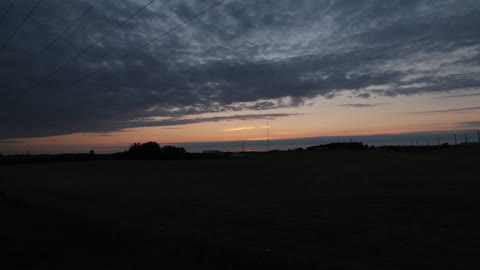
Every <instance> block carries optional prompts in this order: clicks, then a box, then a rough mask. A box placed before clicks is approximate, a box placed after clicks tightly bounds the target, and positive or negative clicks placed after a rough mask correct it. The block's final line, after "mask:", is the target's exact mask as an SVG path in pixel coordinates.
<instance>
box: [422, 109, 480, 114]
mask: <svg viewBox="0 0 480 270" xmlns="http://www.w3.org/2000/svg"><path fill="white" fill-rule="evenodd" d="M475 110H480V107H468V108H456V109H447V110H438V111H422V112H414V113H415V114H433V113H450V112H464V111H475Z"/></svg>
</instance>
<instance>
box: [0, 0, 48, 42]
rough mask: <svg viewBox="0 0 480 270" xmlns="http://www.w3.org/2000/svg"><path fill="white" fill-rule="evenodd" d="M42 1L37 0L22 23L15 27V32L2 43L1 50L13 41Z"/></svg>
mask: <svg viewBox="0 0 480 270" xmlns="http://www.w3.org/2000/svg"><path fill="white" fill-rule="evenodd" d="M42 1H43V0H38V1H37V3H36V4H35V6H34V7H33V8H32V9H31V10H30V12H29V13H28V14H27V16H26V17H25V18H23V21H22V23H20V24H19V25H18V27H17V29H15V31H13V33H12V34H11V35H10V37H8V39H7V40H6V41H5V42H4V43H3V45H2V48H1V49H2V50H3V49H5V47H7V45H8V43H9V42H10V41H11V40H12V39H13V37H14V36H15V35H16V34H17V33H18V31H20V29H21V28H22V26H23V25H24V24H25V23H26V22H27V20H28V18H30V16H32V14H33V12H34V11H35V9H37V7H38V6H39V5H40V3H41V2H42Z"/></svg>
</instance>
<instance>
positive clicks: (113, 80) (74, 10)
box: [0, 0, 480, 138]
mask: <svg viewBox="0 0 480 270" xmlns="http://www.w3.org/2000/svg"><path fill="white" fill-rule="evenodd" d="M148 2H149V1H147V0H125V1H122V3H121V4H119V3H118V1H114V0H104V1H100V2H99V4H98V5H97V6H95V7H94V8H92V10H91V11H89V12H88V13H87V14H86V15H85V16H84V17H82V18H81V20H79V22H78V23H77V24H75V25H74V26H73V27H72V28H71V29H70V30H69V31H68V32H67V33H65V35H64V36H62V38H60V39H59V40H58V41H57V42H55V44H53V45H52V46H51V47H50V48H49V49H46V50H45V49H44V48H45V46H46V45H47V44H49V43H50V42H51V41H52V40H55V38H56V37H58V35H59V34H60V33H62V31H63V30H65V27H66V26H67V25H69V24H70V23H71V22H72V21H73V20H74V19H75V18H77V17H78V16H79V15H80V14H82V12H83V11H84V10H86V9H87V8H88V7H89V6H90V5H91V3H92V1H87V0H78V1H43V2H42V3H41V4H40V6H39V7H38V8H37V9H36V10H35V12H34V14H33V15H32V16H31V17H30V18H29V20H28V21H27V22H26V23H25V25H24V26H23V27H22V28H21V30H20V31H19V32H18V34H16V35H15V36H14V38H13V39H12V40H11V42H9V44H8V46H6V48H5V49H3V50H1V51H0V69H1V70H2V73H1V74H0V79H1V80H2V87H1V89H0V122H1V123H2V125H1V126H0V134H2V138H25V137H33V136H49V135H61V134H69V133H73V132H106V131H114V130H121V129H124V128H128V127H129V125H130V123H131V120H135V119H139V118H148V117H186V116H195V115H197V116H200V115H202V114H204V113H208V112H240V111H244V110H257V111H265V110H269V109H275V108H285V107H295V106H301V105H303V104H305V102H306V101H308V100H309V99H312V98H314V97H318V96H323V97H325V98H335V96H336V94H337V93H338V92H340V91H354V92H355V93H358V91H361V93H362V94H360V95H359V97H363V98H368V97H370V95H372V94H375V95H387V96H397V95H414V94H418V93H429V92H440V93H441V92H445V93H446V92H449V93H450V92H452V91H462V90H463V89H472V88H479V87H480V79H479V78H480V76H478V75H479V74H480V65H479V63H480V62H479V61H478V59H480V45H479V44H480V27H478V25H480V16H478V12H479V11H480V2H478V1H477V0H438V1H434V2H432V1H428V0H408V1H405V0H391V1H383V0H368V1H367V0H358V1H346V0H339V1H331V0H302V1H296V0H279V1H251V0H247V1H226V2H225V3H224V4H222V5H220V6H218V7H217V8H215V9H214V10H211V11H210V12H209V13H208V14H205V15H204V16H202V17H201V18H199V19H198V20H196V21H194V22H193V23H191V24H189V25H188V26H186V27H182V28H179V29H178V30H176V31H175V32H172V33H170V34H169V35H167V36H165V37H164V38H162V39H159V40H158V41H157V42H154V43H152V44H151V45H149V46H145V47H143V48H142V49H139V50H138V51H136V52H135V53H134V54H132V55H129V56H128V57H125V58H123V59H122V60H121V61H118V63H116V64H114V65H112V66H111V67H109V68H107V69H105V70H104V71H102V72H99V73H97V74H95V75H93V76H91V77H89V78H88V79H86V80H84V81H82V82H81V83H76V84H75V83H73V82H75V81H77V80H78V79H80V78H83V77H85V76H86V75H87V74H90V73H91V72H94V71H95V70H97V69H98V68H100V67H105V65H106V63H111V62H112V61H115V60H116V59H118V58H119V57H120V56H122V55H125V54H126V53H128V52H130V51H131V50H132V49H134V48H138V47H139V46H141V45H142V44H146V42H148V41H150V40H152V39H153V38H155V37H159V36H160V35H162V34H163V33H164V32H165V31H167V30H169V29H172V28H173V27H175V26H176V25H178V24H180V23H182V22H183V21H185V20H187V19H188V18H190V17H191V16H193V15H195V14H197V13H198V12H200V11H202V10H204V9H205V8H207V7H208V5H210V4H211V3H206V2H205V1H192V0H179V1H173V0H167V1H155V2H154V4H152V5H150V6H149V7H148V8H146V9H145V10H144V11H142V12H141V13H139V14H138V15H137V16H135V17H134V18H133V19H132V20H130V21H129V22H128V23H126V24H124V25H122V26H121V27H120V28H118V29H117V30H115V31H114V32H113V33H112V34H111V35H110V36H109V37H108V38H106V39H104V40H102V41H101V42H99V43H98V44H97V45H95V46H93V47H92V48H91V49H89V50H88V51H87V52H86V53H85V54H83V55H82V56H81V57H79V58H78V59H75V61H72V62H71V63H70V64H68V65H65V66H64V68H62V69H61V70H60V72H58V73H56V74H55V76H51V77H49V75H51V74H52V73H53V71H55V70H57V69H58V68H59V67H62V66H63V65H64V64H65V63H67V61H68V59H71V58H72V57H73V56H75V55H76V54H78V53H79V52H81V51H82V50H84V49H85V48H88V47H89V46H90V45H91V44H93V43H94V42H95V41H96V40H98V39H99V38H100V37H102V36H103V35H105V34H106V33H108V32H109V31H110V30H111V29H113V28H114V27H115V26H117V25H119V24H120V23H121V22H122V21H123V20H125V19H126V18H128V17H129V16H130V15H132V14H133V13H134V12H135V11H136V10H138V9H139V8H141V7H142V6H144V5H146V4H147V3H148ZM8 4H9V2H8V1H2V2H1V3H0V10H5V9H6V8H7V5H8ZM34 4H35V3H32V2H31V1H17V2H16V3H15V5H14V8H13V9H12V11H11V12H10V13H9V14H8V16H7V17H6V18H5V20H4V22H3V23H2V25H1V27H0V37H2V39H1V40H2V41H3V40H5V39H6V37H8V36H10V35H11V34H12V33H13V32H14V31H15V29H16V27H17V26H18V25H19V24H20V23H21V21H22V19H23V18H25V16H26V15H27V13H28V11H29V10H30V9H31V8H32V7H33V6H34ZM379 87H381V89H379ZM179 123H183V122H181V121H180V122H179ZM158 124H162V122H159V123H158Z"/></svg>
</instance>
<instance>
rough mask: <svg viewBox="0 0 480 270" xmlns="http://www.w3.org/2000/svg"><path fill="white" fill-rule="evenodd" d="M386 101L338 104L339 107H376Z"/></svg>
mask: <svg viewBox="0 0 480 270" xmlns="http://www.w3.org/2000/svg"><path fill="white" fill-rule="evenodd" d="M385 104H386V103H374V104H367V103H350V104H340V105H338V106H341V107H354V108H371V107H377V106H381V105H385Z"/></svg>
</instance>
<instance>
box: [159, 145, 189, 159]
mask: <svg viewBox="0 0 480 270" xmlns="http://www.w3.org/2000/svg"><path fill="white" fill-rule="evenodd" d="M186 152H187V151H185V148H183V147H176V146H171V145H166V146H164V147H162V158H164V159H181V158H184V156H185V153H186Z"/></svg>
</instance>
